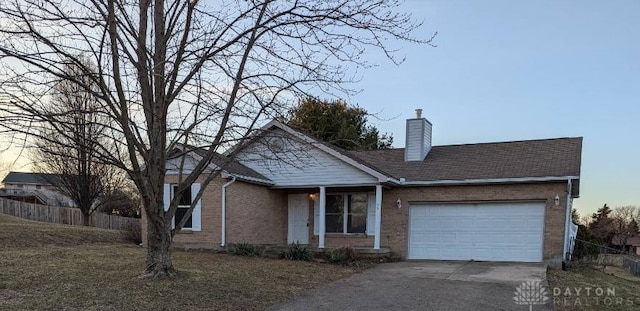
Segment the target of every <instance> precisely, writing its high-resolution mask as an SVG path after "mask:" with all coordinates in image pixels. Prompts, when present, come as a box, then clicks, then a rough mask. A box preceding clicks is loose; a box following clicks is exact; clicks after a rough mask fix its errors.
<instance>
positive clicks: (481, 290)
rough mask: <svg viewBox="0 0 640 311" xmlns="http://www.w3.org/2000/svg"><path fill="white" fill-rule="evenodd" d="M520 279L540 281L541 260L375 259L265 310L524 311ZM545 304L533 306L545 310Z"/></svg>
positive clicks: (543, 278) (543, 275) (543, 279)
mask: <svg viewBox="0 0 640 311" xmlns="http://www.w3.org/2000/svg"><path fill="white" fill-rule="evenodd" d="M524 281H536V282H542V284H544V285H546V267H545V266H544V265H542V264H520V263H495V262H452V261H422V262H398V263H387V264H381V265H379V266H377V267H375V268H372V269H369V270H367V271H365V272H363V273H361V274H357V275H354V276H352V277H349V278H346V279H342V280H339V281H336V282H333V283H331V284H328V285H325V286H323V287H320V288H317V289H315V290H313V291H311V292H310V293H308V294H306V295H302V296H298V297H295V298H293V299H292V300H290V301H289V302H286V303H283V304H280V305H276V306H274V307H272V308H270V309H269V310H273V311H275V310H292V311H293V310H295V311H297V310H461V311H462V310H464V311H468V310H478V311H482V310H487V311H488V310H492V311H493V310H529V305H518V304H516V303H515V300H514V296H515V291H516V287H518V286H520V284H522V282H524ZM550 306H551V304H550V303H548V304H546V305H533V310H551V307H550Z"/></svg>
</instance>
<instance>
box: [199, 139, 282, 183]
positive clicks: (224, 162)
mask: <svg viewBox="0 0 640 311" xmlns="http://www.w3.org/2000/svg"><path fill="white" fill-rule="evenodd" d="M191 148H194V149H193V151H195V152H196V153H197V154H199V155H200V156H204V155H205V154H206V152H207V150H205V149H202V148H195V147H191ZM211 163H213V164H214V165H215V166H217V167H220V168H222V169H223V170H225V171H227V172H229V173H230V174H236V175H242V176H245V177H251V178H257V179H262V180H265V181H269V178H267V177H265V176H264V175H262V174H260V173H258V172H256V171H254V170H253V169H251V168H249V167H248V166H245V165H244V164H242V163H240V162H238V161H237V160H235V159H233V160H230V159H229V158H228V157H226V156H225V155H222V154H219V153H216V154H215V155H214V157H213V160H211Z"/></svg>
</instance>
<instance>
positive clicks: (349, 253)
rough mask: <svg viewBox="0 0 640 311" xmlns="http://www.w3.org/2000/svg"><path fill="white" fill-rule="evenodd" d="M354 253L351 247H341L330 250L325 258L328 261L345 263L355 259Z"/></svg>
mask: <svg viewBox="0 0 640 311" xmlns="http://www.w3.org/2000/svg"><path fill="white" fill-rule="evenodd" d="M356 257H357V256H356V253H355V251H353V249H352V248H349V247H341V248H336V249H333V250H331V252H330V253H329V257H328V258H327V260H328V261H329V262H330V263H337V264H346V263H349V262H351V261H353V260H355V259H356Z"/></svg>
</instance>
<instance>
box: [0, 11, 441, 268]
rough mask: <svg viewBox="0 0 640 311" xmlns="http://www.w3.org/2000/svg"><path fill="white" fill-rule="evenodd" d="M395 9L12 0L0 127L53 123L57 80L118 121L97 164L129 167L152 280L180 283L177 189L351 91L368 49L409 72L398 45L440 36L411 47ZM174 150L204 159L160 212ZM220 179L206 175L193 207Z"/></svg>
mask: <svg viewBox="0 0 640 311" xmlns="http://www.w3.org/2000/svg"><path fill="white" fill-rule="evenodd" d="M399 5H400V4H399V2H398V1H396V0H361V1H352V0H322V1H320V0H298V1H276V0H250V1H240V0H223V1H216V2H200V1H197V0H191V1H186V0H139V1H125V0H89V1H84V0H5V1H3V4H2V6H0V60H1V61H2V68H1V69H0V75H1V76H3V77H7V78H6V79H3V81H0V101H2V103H0V114H1V116H0V124H1V125H0V126H2V127H4V128H5V130H7V131H10V132H11V133H13V134H14V135H17V136H20V137H24V138H25V139H28V138H29V137H32V136H33V135H37V133H38V132H39V131H38V130H37V128H38V127H42V126H43V125H44V124H48V125H51V126H55V125H56V124H57V121H56V120H53V119H52V118H50V117H48V116H47V115H46V114H45V113H43V111H46V110H45V109H44V108H45V106H46V103H47V102H48V101H46V98H45V95H44V94H46V92H47V91H48V90H49V89H50V88H51V86H52V85H55V83H57V81H62V80H64V81H69V82H70V83H73V84H75V85H77V86H79V87H81V88H83V89H84V90H85V91H87V92H90V93H92V94H93V95H94V96H95V97H96V98H98V99H99V100H100V102H101V103H102V105H103V107H102V110H103V111H105V113H106V114H107V115H108V118H109V120H110V122H109V123H108V124H106V125H107V126H108V128H107V129H105V131H104V132H105V133H108V134H109V135H110V136H111V137H112V143H113V145H114V146H115V147H117V148H118V149H119V151H121V152H115V153H113V152H110V151H109V150H108V148H104V147H103V146H96V148H97V150H98V154H100V157H101V159H102V162H105V163H110V164H112V165H116V166H117V167H119V168H121V169H124V170H126V171H127V173H128V174H129V175H130V176H131V177H132V179H133V181H134V183H135V184H136V187H137V188H138V189H139V192H140V194H141V196H142V202H143V206H144V209H145V213H146V216H147V219H148V227H147V231H148V237H147V240H148V250H147V269H146V272H147V275H156V276H160V275H166V276H171V275H173V274H174V267H173V264H172V260H171V253H170V250H169V247H170V245H171V239H172V236H173V234H174V233H175V231H172V230H171V219H172V218H173V216H174V215H175V213H176V210H177V208H178V202H179V200H180V197H181V195H182V193H183V192H185V190H186V189H188V188H189V187H190V184H191V183H193V182H194V181H195V180H196V178H198V177H199V176H201V175H202V174H203V172H205V169H206V168H207V166H208V164H210V162H211V160H212V159H213V158H214V157H215V156H217V153H218V152H220V151H222V150H225V149H226V148H228V147H229V146H230V145H232V144H237V143H241V142H242V141H243V140H244V139H245V138H246V137H247V136H248V135H249V134H252V132H254V131H255V129H256V124H260V123H261V122H263V121H264V120H266V119H270V118H274V117H278V116H281V114H282V113H283V111H285V109H286V108H287V107H289V106H291V105H292V104H295V103H296V102H297V101H298V100H299V99H301V98H304V97H307V96H311V95H312V93H318V92H323V93H325V94H329V95H331V94H336V93H341V94H345V93H346V94H347V96H348V95H349V94H351V92H353V91H354V90H352V89H350V88H349V85H348V83H349V82H352V81H354V80H356V79H357V77H358V75H359V73H358V72H357V70H358V69H359V68H366V67H367V66H370V65H371V64H370V63H368V62H367V61H366V60H365V57H364V56H365V54H364V53H365V51H366V50H367V49H369V48H377V49H379V50H380V51H382V53H384V54H385V55H386V56H388V57H389V58H390V59H391V60H393V61H394V62H396V63H400V61H399V60H398V58H397V57H396V56H395V50H394V49H393V47H392V45H393V44H394V42H399V41H408V42H423V43H430V41H431V39H433V37H432V38H431V39H429V40H424V41H420V40H416V39H414V37H413V36H412V35H411V32H412V31H413V30H414V29H415V28H416V27H417V26H419V25H418V24H417V23H415V22H414V21H413V20H412V19H411V16H410V15H409V14H404V13H399V12H398V11H397V9H398V8H399ZM78 55H82V56H81V57H82V58H88V59H90V60H91V62H93V63H95V64H96V67H97V68H96V69H97V70H96V71H95V72H94V71H93V70H92V68H87V67H86V66H85V65H84V63H83V61H81V57H80V56H78ZM70 64H72V65H74V66H78V68H82V72H83V73H84V74H85V75H86V76H88V77H90V81H91V84H90V85H88V84H87V82H85V81H84V80H81V79H78V78H77V77H74V76H72V75H69V74H68V73H66V72H65V70H64V69H65V68H66V66H68V65H70ZM94 85H95V86H97V89H94ZM177 143H186V144H189V145H193V146H196V147H199V148H203V149H204V150H206V153H204V155H203V157H202V161H200V162H199V163H198V164H197V165H196V166H195V167H193V169H191V170H190V171H185V172H184V174H183V175H181V180H180V182H179V184H178V191H177V193H176V195H175V196H174V198H173V199H172V201H171V204H170V207H169V209H168V211H165V210H164V208H163V183H164V178H165V171H166V167H165V165H166V163H165V161H166V157H167V151H168V150H172V149H173V147H174V146H175V145H176V144H177ZM234 150H235V151H239V150H240V148H236V149H234ZM187 151H188V150H187ZM123 154H124V155H126V156H125V157H121V156H120V155H123ZM233 155H234V153H233V152H232V153H230V154H229V159H230V158H232V157H233ZM218 173H219V170H217V171H214V172H213V173H210V174H209V173H207V174H208V175H207V177H206V179H205V180H204V181H203V182H202V186H201V190H200V192H199V193H198V194H197V195H196V197H195V198H196V200H194V205H195V202H196V201H197V200H198V199H199V198H200V197H201V195H202V192H203V191H205V189H206V188H207V187H206V186H207V185H208V183H209V182H210V181H211V180H212V179H213V178H215V176H216V174H218ZM193 208H194V206H192V207H191V209H190V210H189V211H188V212H187V215H190V213H191V212H192V210H193ZM187 218H188V217H183V218H182V221H181V222H180V223H178V224H176V228H175V230H176V231H177V230H180V228H182V226H183V225H184V223H185V222H186V221H187Z"/></svg>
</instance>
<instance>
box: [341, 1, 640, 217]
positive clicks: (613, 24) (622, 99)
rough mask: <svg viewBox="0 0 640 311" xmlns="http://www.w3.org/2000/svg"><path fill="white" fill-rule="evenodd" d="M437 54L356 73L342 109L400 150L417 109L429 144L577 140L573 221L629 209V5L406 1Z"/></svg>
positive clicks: (639, 23)
mask: <svg viewBox="0 0 640 311" xmlns="http://www.w3.org/2000/svg"><path fill="white" fill-rule="evenodd" d="M403 9H404V10H407V11H409V12H412V14H413V15H414V17H415V18H417V19H419V20H423V21H424V25H423V26H422V27H421V28H420V29H419V30H418V31H417V32H416V33H415V34H416V36H418V37H421V38H429V37H430V36H431V35H432V33H433V32H434V31H437V32H438V35H437V37H436V39H435V41H434V43H435V44H436V45H437V47H435V48H433V47H429V46H426V45H413V44H401V45H398V47H399V48H400V49H401V50H400V52H399V55H400V56H404V57H406V61H405V62H404V63H403V64H401V65H400V66H396V65H394V64H393V63H391V62H389V61H386V60H385V59H383V57H382V56H381V55H377V54H375V53H371V54H370V55H369V57H370V58H371V61H373V62H378V63H380V66H379V67H377V68H374V69H369V70H367V71H366V72H364V73H363V74H362V80H361V81H360V82H359V83H358V84H357V88H359V89H361V90H362V91H361V92H360V93H359V94H358V95H356V96H353V97H351V98H349V99H348V101H349V102H350V103H352V104H357V105H359V106H361V107H363V108H365V109H367V110H368V111H369V112H372V113H376V114H377V115H378V117H379V119H372V120H371V122H372V123H373V124H374V125H376V126H377V127H378V129H379V130H380V131H381V132H388V133H392V134H393V137H394V141H395V142H394V146H395V147H404V139H405V137H404V134H405V132H404V131H405V119H407V118H411V117H414V115H415V112H414V110H415V109H416V108H422V109H423V110H424V111H423V116H424V117H426V118H427V119H428V120H429V121H431V123H432V124H433V143H434V145H448V144H459V143H479V142H495V141H509V140H524V139H539V138H555V137H576V136H582V137H584V142H583V150H582V168H581V173H582V174H581V189H580V198H579V199H576V200H575V201H574V206H575V207H577V208H578V210H579V212H580V214H581V215H590V214H591V213H593V212H594V211H595V210H596V209H598V208H599V207H601V206H602V205H603V204H605V203H607V204H608V205H609V206H623V205H640V162H639V161H640V1H637V0H628V1H623V0H616V1H586V0H580V1H578V0H574V1H563V0H560V1H558V0H555V1H494V0H483V1H471V0H467V1H459V0H433V1H431V0H419V1H418V0H414V1H411V0H407V2H406V3H405V5H404V6H403Z"/></svg>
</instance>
